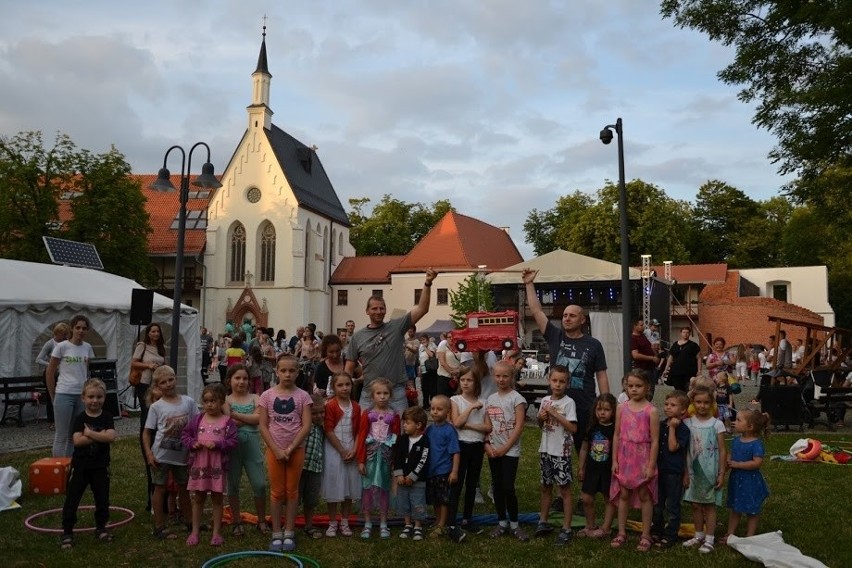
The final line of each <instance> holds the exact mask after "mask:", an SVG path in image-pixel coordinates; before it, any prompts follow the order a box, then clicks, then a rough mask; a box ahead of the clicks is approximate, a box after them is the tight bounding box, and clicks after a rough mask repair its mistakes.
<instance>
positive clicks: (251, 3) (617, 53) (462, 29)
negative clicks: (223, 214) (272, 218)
mask: <svg viewBox="0 0 852 568" xmlns="http://www.w3.org/2000/svg"><path fill="white" fill-rule="evenodd" d="M264 15H265V16H266V18H267V19H266V20H265V22H266V26H267V30H266V31H267V35H266V45H267V53H268V61H269V71H270V73H271V74H272V77H273V78H272V86H271V97H270V98H271V101H270V102H271V104H270V106H271V108H272V111H273V112H274V115H273V118H272V120H273V123H274V124H276V125H277V126H278V127H280V128H282V129H283V130H285V131H287V132H289V133H290V134H292V135H293V136H295V137H296V138H298V139H299V140H301V141H302V142H304V143H305V144H307V145H309V146H310V145H316V146H317V147H318V150H317V151H318V154H319V157H320V159H321V160H322V162H323V166H324V167H325V169H326V171H327V173H328V174H329V177H330V178H331V181H332V184H333V185H334V187H335V189H336V191H337V194H338V196H339V197H340V200H341V202H342V203H343V205H344V207H346V208H347V210H349V207H348V200H349V199H350V198H361V197H367V198H369V199H371V201H372V203H377V202H378V201H379V200H380V199H381V198H382V196H383V195H385V194H389V195H391V196H392V197H394V198H397V199H400V200H402V201H406V202H410V203H423V204H426V205H431V204H432V203H434V202H435V201H438V200H440V199H448V200H450V202H451V203H452V204H453V206H454V207H455V208H456V210H457V211H458V212H459V213H462V214H465V215H469V216H472V217H475V218H478V219H481V220H483V221H486V222H488V223H491V224H493V225H496V226H500V227H508V228H509V230H510V234H511V235H512V238H513V240H514V241H515V244H516V245H517V246H518V248H519V250H520V251H521V254H522V255H523V256H524V257H525V258H531V257H532V256H534V255H533V251H532V248H531V246H530V245H529V244H527V243H525V242H524V233H523V224H524V221H525V220H526V218H527V216H528V214H529V213H530V211H531V210H532V209H538V210H545V209H549V208H552V207H553V206H554V205H555V203H556V200H557V199H558V198H559V197H560V196H562V195H565V194H567V193H572V192H574V191H575V190H580V191H583V192H588V193H591V194H593V193H594V192H595V191H596V190H598V189H600V188H601V187H603V185H604V184H605V183H606V181H607V180H611V181H613V182H617V180H618V153H617V146H616V143H615V142H613V143H612V144H610V145H609V146H604V145H603V144H601V142H600V140H599V133H600V130H601V129H602V128H603V127H604V126H606V125H609V124H614V123H615V121H616V118H618V117H621V118H622V119H623V122H624V153H625V171H626V178H627V180H628V181H629V180H631V179H636V178H640V179H642V180H644V181H646V182H649V183H653V184H655V185H657V186H658V187H660V188H662V189H664V190H665V191H666V193H667V194H668V195H669V196H670V197H673V198H676V199H684V200H694V198H695V195H696V193H697V191H698V188H699V187H700V185H701V184H702V183H704V182H705V181H707V180H709V179H719V180H722V181H725V182H727V183H729V184H731V185H733V186H735V187H737V188H739V189H741V190H742V191H744V192H745V193H746V194H747V195H749V196H750V197H752V198H753V199H768V198H770V197H772V196H774V195H777V194H778V192H779V188H780V187H781V186H782V185H783V184H784V183H785V181H787V180H786V179H785V178H782V177H780V176H779V175H778V174H777V172H776V166H775V165H774V164H772V163H771V162H770V161H769V160H768V158H767V157H766V155H767V153H768V152H769V151H770V150H771V149H772V147H773V146H774V145H775V139H774V137H773V136H772V135H771V134H769V133H768V132H766V131H763V130H758V129H757V128H756V127H755V126H753V125H752V124H751V118H752V115H753V111H754V109H753V107H752V106H751V105H746V104H744V103H741V102H740V101H739V100H737V91H738V89H737V87H734V86H726V85H724V84H722V83H721V82H720V81H719V80H718V79H717V78H716V73H717V72H718V71H719V70H721V69H722V68H723V67H724V66H725V65H727V64H728V63H730V61H731V60H732V58H733V50H732V49H731V48H728V47H725V46H722V45H719V44H717V43H712V42H710V41H709V40H708V39H707V38H706V37H705V36H703V35H701V34H699V33H698V32H695V31H692V30H681V29H678V28H675V27H674V26H673V24H672V22H671V21H670V20H663V19H662V18H661V16H660V15H659V2H656V1H652V0H607V1H606V2H603V1H600V0H561V1H560V0H552V1H547V0H525V1H524V2H518V1H517V0H511V1H510V0H347V1H345V2H341V1H337V0H312V1H310V2H281V1H272V0H240V1H231V0H181V1H179V2H178V1H167V0H147V1H146V2H115V1H103V0H89V1H83V0H34V1H31V2H12V1H8V0H7V1H4V2H0V85H2V89H0V136H6V137H8V136H12V135H14V134H16V133H18V132H22V131H33V130H40V131H42V132H43V133H44V137H45V142H46V143H49V144H52V142H53V139H54V136H55V134H56V133H57V132H62V133H64V134H67V135H69V136H70V137H71V138H72V140H73V141H74V142H75V143H76V144H77V146H78V147H80V148H85V149H88V150H90V151H92V152H95V153H101V152H106V151H108V150H109V149H110V147H111V146H113V145H114V146H115V147H116V148H117V149H118V150H119V151H121V152H122V153H123V154H124V155H125V156H126V157H127V160H128V162H129V163H130V165H131V167H132V169H133V172H134V173H137V174H143V173H156V172H157V170H158V169H159V168H160V167H161V166H162V163H163V156H164V154H165V151H166V150H167V149H168V148H169V147H170V146H171V145H173V144H180V145H182V146H184V147H185V148H187V149H188V148H189V147H190V146H192V144H194V143H195V142H197V141H204V142H207V143H208V144H209V145H210V147H211V150H212V161H213V164H214V165H215V167H216V172H217V173H221V172H222V171H223V170H224V169H225V167H226V166H227V163H228V161H229V160H230V159H231V156H232V154H233V152H234V150H235V148H236V146H237V144H238V142H239V140H240V138H241V136H242V134H243V132H244V131H245V129H246V127H247V125H248V115H247V113H246V110H245V107H246V106H248V105H249V104H250V103H251V73H252V72H253V71H254V69H255V67H256V63H257V56H258V51H259V48H260V41H261V31H262V30H261V27H262V25H263V23H264V21H263V17H264ZM194 157H195V158H196V162H194V163H193V168H194V169H196V170H197V171H195V172H192V173H194V174H197V173H200V166H201V163H202V161H203V158H199V155H198V154H196V156H194ZM170 162H171V161H170ZM196 163H197V164H198V165H197V166H196V165H195V164H196ZM169 168H170V169H171V170H173V171H174V170H176V169H179V165H178V160H177V158H174V160H173V163H170V164H169Z"/></svg>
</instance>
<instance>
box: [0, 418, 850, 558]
mask: <svg viewBox="0 0 852 568" xmlns="http://www.w3.org/2000/svg"><path fill="white" fill-rule="evenodd" d="M821 434H822V433H821ZM3 435H9V433H8V431H7V432H4V433H3ZM538 436H539V434H538V432H537V429H536V428H535V427H533V426H531V425H530V424H528V425H527V428H526V431H525V433H524V439H523V449H524V453H523V457H522V458H521V468H520V472H519V475H518V493H519V498H520V502H521V512H531V511H537V510H538V465H537V464H538V461H537V456H536V453H535V450H536V449H537V446H538ZM798 437H800V435H799V434H798V433H795V434H792V433H791V434H784V433H778V434H773V435H772V436H771V437H770V438H769V440H768V453H769V454H786V453H787V450H788V449H789V447H790V445H791V444H792V442H793V441H794V440H796V439H797V438H798ZM820 437H821V439H824V440H832V441H839V442H843V443H846V444H852V438H850V437H849V436H842V435H839V434H831V433H825V434H824V435H821V436H820ZM847 447H848V446H847ZM47 454H48V451H47V450H39V451H27V452H20V453H11V454H6V455H4V456H0V466H8V465H11V466H13V467H15V468H16V469H18V471H20V472H21V475H22V477H23V478H24V496H23V498H22V499H21V505H22V509H20V510H16V511H7V512H4V513H2V514H0V535H2V536H0V542H2V546H0V554H2V558H3V568H11V567H21V566H49V567H54V566H104V567H109V568H113V567H116V566H141V565H151V566H175V567H178V566H193V567H198V566H201V565H202V564H203V563H204V562H205V561H206V560H208V559H210V558H212V557H213V556H216V555H218V554H223V553H228V552H237V551H243V550H264V549H265V548H266V546H267V544H268V541H267V538H266V537H264V536H261V535H260V534H259V533H257V532H256V531H254V530H251V531H248V533H247V535H246V536H244V537H242V538H241V539H237V538H234V537H231V536H230V532H229V531H228V532H226V533H225V535H226V536H225V538H226V542H225V545H224V546H223V547H221V548H218V549H216V548H212V547H210V546H209V545H208V544H207V543H208V542H209V533H202V544H201V545H199V546H197V547H195V548H188V547H187V546H186V545H185V544H184V539H185V534H186V533H184V532H183V531H182V530H179V534H180V535H181V536H180V538H179V540H173V541H157V540H155V539H154V538H152V537H151V525H152V523H151V518H150V515H149V514H147V513H146V512H144V510H143V509H144V506H145V499H144V493H145V489H144V479H145V478H144V472H143V470H142V468H141V464H142V458H141V455H140V453H139V449H138V446H137V444H136V441H135V440H134V439H124V440H121V441H119V442H117V443H116V444H115V445H114V447H113V462H112V463H113V466H112V503H113V504H114V505H117V506H121V507H126V508H129V509H132V510H133V511H135V512H136V515H137V516H136V518H135V519H134V520H133V521H132V522H131V523H130V524H127V525H124V526H122V527H119V528H117V529H115V531H114V535H115V540H114V541H113V542H112V543H109V544H104V543H100V542H96V541H95V539H94V536H92V533H82V534H78V535H77V538H76V545H75V547H74V549H73V550H72V551H61V550H60V549H59V546H58V538H57V536H56V535H46V534H40V533H35V532H32V531H30V530H28V529H26V528H25V526H24V519H26V518H27V517H28V516H30V515H31V514H33V513H36V512H39V511H44V510H46V509H51V508H55V507H61V506H62V502H63V497H62V496H30V495H28V484H27V480H26V477H27V472H28V467H29V464H30V463H32V462H33V461H35V460H36V459H39V458H42V457H45V456H46V455H47ZM485 471H486V474H485V478H484V479H483V486H484V487H487V486H488V481H487V479H486V478H487V465H486V467H485ZM763 473H764V475H765V477H766V479H767V481H768V483H769V486H770V491H771V492H772V495H771V496H770V498H769V500H768V501H767V503H766V506H765V509H764V514H763V517H762V518H761V522H760V528H759V532H768V531H775V530H781V531H783V532H784V539H785V540H786V541H787V542H788V543H790V544H792V545H794V546H796V547H798V548H800V549H801V550H802V551H803V552H804V553H805V554H808V555H810V556H813V557H815V558H818V559H819V560H821V561H822V562H824V563H825V564H827V565H828V566H832V567H835V566H838V567H839V566H844V565H846V566H848V565H849V559H850V558H852V526H850V524H849V519H850V518H852V499H850V494H852V493H851V492H850V481H852V467H850V466H830V465H822V464H791V463H782V462H767V463H766V464H765V465H764V468H763ZM242 495H243V496H244V497H245V496H248V495H250V492H249V491H248V487H247V485H245V486H244V489H243V491H242ZM576 495H577V492H576V490H575V496H576ZM249 500H250V498H249V499H244V501H245V502H244V505H243V506H244V508H245V510H247V511H252V510H253V509H252V507H251V505H250V503H249ZM83 503H84V504H91V494H88V495H87V497H86V498H84V501H83ZM599 510H600V509H599ZM319 512H320V513H324V512H325V511H324V509H323V508H322V507H321V510H320V511H319ZM477 512H482V513H491V512H493V510H492V508H491V504H490V502H487V503H486V505H480V506H478V509H477ZM636 514H638V511H637V512H634V514H633V515H632V516H631V518H638V517H637V516H636ZM119 516H120V513H113V518H114V519H116V518H119ZM206 517H207V522H209V514H208V515H206ZM684 517H685V522H689V520H690V518H691V515H690V512H689V509H688V507H684ZM42 523H43V525H42V526H46V527H59V526H60V516H59V515H58V514H57V515H52V516H50V517H45V518H43V519H42ZM78 526H81V527H85V526H93V519H92V515H91V513H90V511H84V512H82V513H81V517H80V522H79V523H78ZM726 526H727V513H726V512H725V511H724V510H722V511H720V514H719V526H718V528H717V532H716V534H717V535H718V536H721V535H722V534H723V532H724V528H723V527H726ZM528 528H529V529H530V532H532V527H528ZM398 532H399V531H398V529H395V530H394V535H393V538H392V539H391V540H388V541H380V540H378V539H377V538H375V536H374V538H373V539H372V540H371V541H369V542H363V541H361V540H360V539H358V538H348V539H347V538H341V537H338V538H336V539H326V538H323V539H320V540H308V539H307V538H306V537H304V536H299V537H298V538H299V540H298V553H300V554H303V555H308V556H310V557H312V558H314V559H316V560H317V561H318V562H319V563H320V565H322V566H333V567H344V566H358V567H361V566H370V567H381V566H394V567H396V566H406V567H439V566H495V565H497V566H501V567H510V566H518V567H525V568H528V567H531V566H546V565H559V564H562V563H565V562H570V563H571V565H572V566H628V565H630V564H631V563H634V564H639V565H648V564H650V563H651V562H653V564H654V565H655V566H672V567H675V566H677V567H681V566H684V565H689V566H746V565H753V564H751V563H750V562H748V561H747V560H745V558H744V557H742V556H740V555H739V554H738V553H736V552H734V551H733V550H731V549H728V548H726V547H718V548H717V549H716V551H715V552H714V553H713V554H710V555H706V556H704V555H699V554H698V552H697V551H695V550H686V549H683V548H682V547H680V546H678V547H675V548H673V549H671V550H669V551H666V552H654V551H652V552H650V553H648V554H647V555H642V554H641V553H638V552H635V551H634V548H635V546H636V544H637V541H638V537H637V536H636V535H631V538H630V540H629V541H628V544H627V546H626V547H625V548H623V549H621V550H611V549H610V547H609V543H608V542H602V541H593V540H585V539H577V540H575V541H574V542H573V543H572V544H571V545H570V546H568V547H565V548H556V547H554V546H552V545H551V541H552V538H553V536H555V533H554V535H553V536H551V537H549V538H548V539H546V540H535V539H533V540H532V541H531V542H529V543H519V542H517V541H515V540H513V539H508V538H505V539H500V540H497V541H492V540H490V539H489V538H488V537H487V536H470V537H468V538H467V539H466V540H465V542H463V543H462V544H460V545H456V544H454V543H452V542H450V541H449V540H444V539H442V540H440V541H437V542H436V541H429V540H428V539H427V540H424V541H421V542H413V541H403V540H401V539H399V538H398V537H397V535H398ZM356 534H357V533H356ZM205 537H206V538H205ZM844 559H846V560H844ZM557 563H559V564H557ZM230 565H231V566H281V565H282V564H281V560H280V559H277V558H257V559H244V560H240V561H237V562H233V563H231V564H230ZM285 565H286V564H285Z"/></svg>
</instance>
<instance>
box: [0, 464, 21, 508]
mask: <svg viewBox="0 0 852 568" xmlns="http://www.w3.org/2000/svg"><path fill="white" fill-rule="evenodd" d="M20 496H21V474H20V473H18V470H17V469H15V468H14V467H11V466H10V467H0V511H3V510H5V509H7V508H8V507H9V506H10V505H11V504H12V503H14V502H15V500H16V499H17V498H18V497H20Z"/></svg>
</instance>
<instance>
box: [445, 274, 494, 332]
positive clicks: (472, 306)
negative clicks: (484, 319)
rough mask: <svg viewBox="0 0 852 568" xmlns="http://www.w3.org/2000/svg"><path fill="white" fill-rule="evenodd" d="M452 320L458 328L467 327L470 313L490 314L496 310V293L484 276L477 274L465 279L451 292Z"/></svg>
mask: <svg viewBox="0 0 852 568" xmlns="http://www.w3.org/2000/svg"><path fill="white" fill-rule="evenodd" d="M450 309H451V310H452V312H451V313H450V319H452V320H453V323H455V324H456V327H464V326H465V325H466V321H467V320H466V317H465V316H466V315H467V314H469V313H470V312H490V311H492V310H493V309H494V293H493V291H492V290H491V283H489V282H488V279H487V278H486V277H485V275H484V274H480V273H478V272H477V273H475V274H471V275H470V276H468V277H467V278H465V279H464V280H463V281H462V282H461V283H460V284H459V286H458V288H457V289H456V290H450Z"/></svg>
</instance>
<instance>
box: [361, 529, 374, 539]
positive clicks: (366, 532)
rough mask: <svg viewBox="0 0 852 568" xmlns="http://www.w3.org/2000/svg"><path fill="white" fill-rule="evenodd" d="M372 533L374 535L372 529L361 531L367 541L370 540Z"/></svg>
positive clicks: (362, 536)
mask: <svg viewBox="0 0 852 568" xmlns="http://www.w3.org/2000/svg"><path fill="white" fill-rule="evenodd" d="M372 533H373V530H372V529H371V528H370V527H364V528H363V530H361V538H363V539H364V540H366V539H368V538H370V535H371V534H372Z"/></svg>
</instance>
